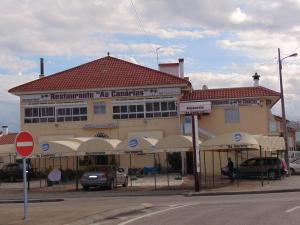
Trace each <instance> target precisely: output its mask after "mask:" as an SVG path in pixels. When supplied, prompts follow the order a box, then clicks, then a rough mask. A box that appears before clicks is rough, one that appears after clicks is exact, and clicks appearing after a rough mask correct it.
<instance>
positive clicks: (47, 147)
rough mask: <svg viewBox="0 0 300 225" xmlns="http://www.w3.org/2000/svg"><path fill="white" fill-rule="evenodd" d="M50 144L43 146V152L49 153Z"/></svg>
mask: <svg viewBox="0 0 300 225" xmlns="http://www.w3.org/2000/svg"><path fill="white" fill-rule="evenodd" d="M49 147H50V146H49V144H42V150H43V151H44V152H46V151H48V150H49Z"/></svg>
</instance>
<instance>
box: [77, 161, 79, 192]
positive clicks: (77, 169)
mask: <svg viewBox="0 0 300 225" xmlns="http://www.w3.org/2000/svg"><path fill="white" fill-rule="evenodd" d="M78 169H79V156H76V190H78V176H79V173H78Z"/></svg>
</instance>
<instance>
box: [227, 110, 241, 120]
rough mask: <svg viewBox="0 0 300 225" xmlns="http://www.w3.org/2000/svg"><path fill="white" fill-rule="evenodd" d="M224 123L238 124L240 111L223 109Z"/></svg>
mask: <svg viewBox="0 0 300 225" xmlns="http://www.w3.org/2000/svg"><path fill="white" fill-rule="evenodd" d="M224 116H225V123H239V122H240V111H239V109H224Z"/></svg>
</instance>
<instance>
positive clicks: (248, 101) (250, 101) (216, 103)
mask: <svg viewBox="0 0 300 225" xmlns="http://www.w3.org/2000/svg"><path fill="white" fill-rule="evenodd" d="M261 104H262V102H261V101H260V100H259V99H256V98H255V99H229V100H228V99H225V100H213V101H212V105H213V106H231V105H238V106H247V105H261Z"/></svg>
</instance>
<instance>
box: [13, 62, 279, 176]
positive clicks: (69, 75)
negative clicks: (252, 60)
mask: <svg viewBox="0 0 300 225" xmlns="http://www.w3.org/2000/svg"><path fill="white" fill-rule="evenodd" d="M160 68H161V70H162V71H163V72H162V71H157V70H153V69H149V68H147V67H143V66H140V65H136V64H132V63H129V62H126V61H123V60H120V59H117V58H114V57H111V56H107V57H104V58H100V59H98V60H95V61H92V62H89V63H86V64H83V65H80V66H77V67H74V68H71V69H68V70H66V71H62V72H59V73H56V74H53V75H49V76H44V75H43V74H41V78H39V79H37V80H35V81H32V82H29V83H26V84H23V85H20V86H18V87H15V88H12V89H10V90H9V92H10V93H12V94H14V95H17V96H19V97H20V121H21V124H20V127H21V130H27V131H30V132H31V133H32V134H33V136H34V140H35V143H37V144H36V145H35V148H34V151H35V152H40V151H42V150H43V145H44V144H46V143H47V142H48V141H53V140H63V139H66V138H71V137H94V136H95V135H97V134H99V133H100V134H102V135H106V136H108V137H109V138H113V139H120V140H124V139H127V138H132V137H148V138H157V139H159V138H162V137H167V136H170V135H178V134H184V135H191V116H190V115H187V114H186V112H184V111H180V105H181V104H185V103H188V104H196V105H198V106H199V107H200V106H201V107H202V105H208V106H209V107H208V110H207V111H205V112H203V113H201V114H200V115H199V116H198V126H199V136H200V139H202V140H205V139H208V138H210V137H213V136H216V135H219V134H223V133H227V132H235V131H242V132H247V133H249V134H262V135H271V131H270V121H271V117H272V114H271V108H272V107H273V106H274V104H275V103H276V102H277V101H278V100H279V98H280V94H279V93H278V92H276V91H273V90H270V89H267V88H265V87H261V86H259V84H258V79H259V78H258V79H254V81H255V82H254V83H255V85H254V86H250V87H239V88H223V89H209V88H207V87H206V86H204V87H203V89H201V90H194V89H193V87H192V85H191V82H190V81H189V80H188V79H187V78H185V77H184V73H183V59H180V60H179V62H178V63H174V64H167V65H163V64H161V65H160ZM42 71H43V70H42ZM100 147H101V146H99V148H100ZM157 158H158V160H159V164H160V166H161V167H165V166H166V154H164V153H159V154H158V157H157ZM201 158H202V160H203V157H201ZM110 159H111V158H110ZM182 159H183V160H182V163H183V167H185V169H186V170H187V172H189V173H190V172H192V171H191V168H192V167H191V163H192V161H191V155H190V153H188V155H186V153H182ZM55 160H56V161H55ZM53 161H55V162H54V163H53V164H51V165H52V166H54V167H56V166H57V164H58V161H57V159H53ZM118 163H120V164H121V165H122V166H128V164H129V157H128V156H127V155H121V156H119V158H118ZM224 163H225V161H224ZM49 164H50V163H49ZM153 164H154V161H153V157H152V156H151V155H142V156H135V157H133V158H132V166H133V167H136V168H143V167H145V166H153ZM68 166H70V167H72V166H74V165H73V161H72V160H71V161H70V162H69V164H68Z"/></svg>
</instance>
